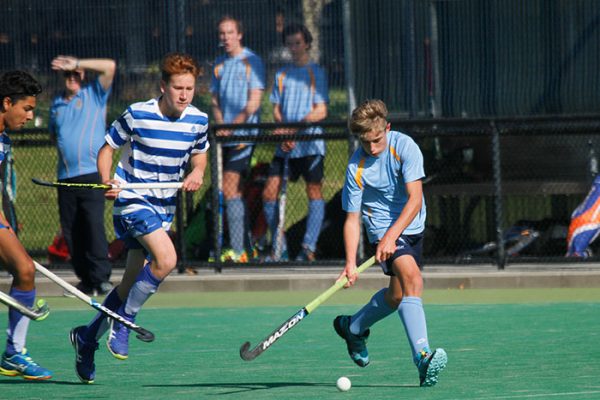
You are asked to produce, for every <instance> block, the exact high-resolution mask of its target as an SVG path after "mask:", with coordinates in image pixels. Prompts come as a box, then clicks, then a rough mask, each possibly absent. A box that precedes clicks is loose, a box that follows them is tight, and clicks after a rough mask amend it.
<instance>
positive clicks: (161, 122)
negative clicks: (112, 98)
mask: <svg viewBox="0 0 600 400" xmlns="http://www.w3.org/2000/svg"><path fill="white" fill-rule="evenodd" d="M158 100H159V99H151V100H148V101H146V102H141V103H135V104H132V105H131V106H129V108H127V110H126V111H125V112H124V113H123V114H122V115H121V116H120V117H119V118H118V119H117V120H116V121H115V122H113V124H112V125H111V127H110V128H109V129H108V132H107V133H106V136H105V140H106V142H107V143H108V144H109V145H110V146H111V147H112V148H114V149H118V148H122V153H121V159H120V161H119V164H118V165H117V169H116V171H115V177H114V179H116V180H118V181H121V182H179V181H180V180H181V179H182V178H183V175H184V173H185V169H186V166H187V163H188V161H189V159H190V155H191V154H195V153H204V152H206V151H207V150H208V147H209V144H208V137H207V134H206V131H207V129H208V116H207V115H206V114H205V113H203V112H202V111H200V110H198V109H197V108H196V107H194V106H192V105H190V106H188V107H187V108H186V109H185V111H184V112H183V113H182V114H181V116H180V117H179V118H178V119H173V118H169V117H166V116H164V115H162V113H161V112H160V109H159V107H158ZM176 194H177V190H176V189H168V190H164V189H149V190H123V191H122V192H120V193H119V197H118V198H117V199H116V200H115V204H114V208H113V216H114V217H117V216H119V215H125V214H130V213H133V212H136V211H139V210H142V209H148V210H150V211H153V212H155V213H157V214H158V215H159V216H160V217H161V219H162V221H163V228H164V229H165V230H168V229H169V227H170V225H171V222H172V221H173V217H174V215H175V205H176Z"/></svg>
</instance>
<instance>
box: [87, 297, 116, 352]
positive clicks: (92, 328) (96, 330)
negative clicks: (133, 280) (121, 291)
mask: <svg viewBox="0 0 600 400" xmlns="http://www.w3.org/2000/svg"><path fill="white" fill-rule="evenodd" d="M121 304H123V301H122V300H121V299H120V298H119V295H118V294H117V288H116V287H115V288H113V290H111V291H110V293H108V295H106V298H105V299H104V302H103V303H102V305H103V306H104V307H106V308H108V309H109V310H111V311H115V312H116V311H117V310H118V309H119V307H120V306H121ZM107 330H108V317H106V315H104V314H103V313H101V312H99V313H97V314H96V316H95V317H94V319H92V320H91V321H90V323H89V324H88V325H87V328H86V330H85V333H83V335H82V339H83V340H84V341H86V342H97V341H98V340H99V339H100V338H101V337H102V335H104V333H105V332H106V331H107Z"/></svg>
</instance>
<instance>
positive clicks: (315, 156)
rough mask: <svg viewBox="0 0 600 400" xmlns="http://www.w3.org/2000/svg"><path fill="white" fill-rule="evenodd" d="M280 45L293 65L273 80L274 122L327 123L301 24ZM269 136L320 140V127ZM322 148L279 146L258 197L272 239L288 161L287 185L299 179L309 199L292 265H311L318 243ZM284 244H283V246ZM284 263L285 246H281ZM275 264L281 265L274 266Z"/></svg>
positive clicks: (315, 144)
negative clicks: (317, 136) (287, 52)
mask: <svg viewBox="0 0 600 400" xmlns="http://www.w3.org/2000/svg"><path fill="white" fill-rule="evenodd" d="M282 39H283V43H284V44H285V46H286V47H287V48H288V50H289V51H290V54H291V55H292V63H290V64H288V65H286V66H284V67H283V68H281V69H280V70H279V71H277V73H276V74H275V82H274V84H273V91H272V92H271V98H270V100H271V103H273V116H274V118H275V122H319V121H322V120H324V119H325V118H326V117H327V103H329V93H328V89H327V77H326V75H325V71H324V70H323V68H321V67H320V66H319V65H317V64H315V63H314V62H311V61H310V47H311V43H312V35H311V33H310V31H309V30H308V29H307V28H306V27H305V26H304V25H300V24H291V25H288V26H286V27H285V28H284V30H283V32H282ZM274 134H288V135H289V134H311V135H321V134H323V129H322V128H321V127H312V128H308V129H291V128H281V129H277V130H276V131H275V132H274ZM324 157H325V142H324V141H323V140H313V141H306V142H305V141H300V142H290V141H288V142H284V143H282V145H281V146H280V147H279V148H278V149H277V152H276V153H275V157H274V158H273V161H272V162H271V167H270V169H269V177H268V178H267V182H266V183H265V188H264V191H263V209H264V213H265V216H266V219H267V224H268V226H269V229H270V230H271V237H273V238H274V237H277V232H276V229H277V225H278V215H279V213H278V211H277V195H278V193H279V190H280V189H281V179H282V175H283V170H284V163H285V162H286V158H288V159H289V161H288V162H289V166H290V172H291V177H290V179H291V180H297V179H298V178H299V177H300V175H302V177H303V178H304V181H305V182H306V195H307V196H308V216H307V221H306V232H305V234H304V238H303V239H302V249H301V251H300V254H299V255H298V257H296V260H297V261H307V262H313V261H315V258H316V257H315V252H316V250H317V240H318V239H319V233H320V232H321V225H322V224H323V218H324V216H325V202H324V201H323V194H322V192H321V186H322V181H323V169H324V168H323V159H324ZM284 242H285V241H284ZM282 247H283V249H284V250H283V257H282V258H284V259H285V257H286V250H285V248H286V246H285V243H283V244H282ZM274 261H280V260H274Z"/></svg>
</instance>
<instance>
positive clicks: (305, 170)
mask: <svg viewBox="0 0 600 400" xmlns="http://www.w3.org/2000/svg"><path fill="white" fill-rule="evenodd" d="M323 158H324V157H323V156H321V155H314V156H306V157H300V158H290V159H289V173H290V175H289V179H290V180H291V181H292V182H294V181H297V180H298V178H299V177H300V175H302V177H303V178H304V181H305V182H306V183H321V181H322V180H323V169H324V168H323ZM283 162H284V159H283V158H282V157H275V158H273V161H271V166H270V167H269V176H282V175H283Z"/></svg>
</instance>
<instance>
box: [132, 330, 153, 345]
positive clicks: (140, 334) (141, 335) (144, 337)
mask: <svg viewBox="0 0 600 400" xmlns="http://www.w3.org/2000/svg"><path fill="white" fill-rule="evenodd" d="M135 332H136V333H137V335H135V337H136V338H138V339H139V340H141V341H142V342H146V343H149V342H152V341H154V333H152V332H150V331H149V330H146V329H144V328H142V327H138V328H136V329H135Z"/></svg>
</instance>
